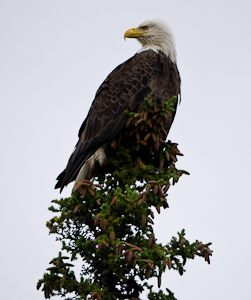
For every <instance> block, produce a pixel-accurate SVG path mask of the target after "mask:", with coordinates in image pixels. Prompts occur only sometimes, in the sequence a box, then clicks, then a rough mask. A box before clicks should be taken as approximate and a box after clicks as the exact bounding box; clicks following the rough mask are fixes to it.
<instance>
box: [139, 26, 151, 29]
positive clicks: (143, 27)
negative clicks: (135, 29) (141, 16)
mask: <svg viewBox="0 0 251 300" xmlns="http://www.w3.org/2000/svg"><path fill="white" fill-rule="evenodd" d="M141 28H142V29H143V30H147V29H148V28H149V27H148V26H142V27H141Z"/></svg>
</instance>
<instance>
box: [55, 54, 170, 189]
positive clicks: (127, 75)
mask: <svg viewBox="0 0 251 300" xmlns="http://www.w3.org/2000/svg"><path fill="white" fill-rule="evenodd" d="M162 73H163V65H162V63H161V56H160V55H159V54H158V53H156V52H154V51H144V52H141V53H138V54H136V55H135V56H134V57H132V58H131V59H129V60H127V61H126V62H124V63H123V64H121V65H119V66H118V67H117V68H116V69H115V70H113V71H112V72H111V73H110V74H109V75H108V77H107V78H106V80H105V81H104V82H103V83H102V84H101V86H100V87H99V89H98V91H97V93H96V95H95V99H94V101H93V103H92V105H91V108H90V110H89V113H88V115H87V117H86V119H85V121H84V122H83V124H82V126H81V128H80V130H79V141H78V143H77V145H76V147H75V149H74V152H73V153H72V155H71V157H70V159H69V161H68V164H67V167H66V169H65V170H64V171H63V172H62V173H61V174H60V175H59V176H58V178H57V180H58V182H57V184H56V186H55V188H61V190H62V188H63V187H64V186H65V185H67V184H68V183H69V182H71V181H73V180H74V179H75V178H76V176H77V174H78V172H79V170H80V169H81V167H82V165H83V164H84V162H85V161H86V160H87V159H88V158H89V157H90V156H91V155H92V154H93V153H94V152H95V151H96V150H97V149H98V148H99V147H100V146H101V145H103V143H105V142H106V141H108V140H110V139H112V138H113V137H115V136H116V135H117V134H118V133H119V132H120V130H121V129H122V128H123V126H124V124H125V122H126V118H127V117H126V115H125V112H124V111H125V110H130V111H135V110H137V108H138V107H139V106H140V104H141V103H142V102H143V99H144V97H146V96H147V95H148V94H149V93H150V92H151V91H152V88H153V87H154V86H156V80H157V79H158V77H161V76H162V75H163V74H162ZM171 94H172V92H171ZM174 94H176V93H174ZM174 94H172V96H173V95H174ZM169 98H170V97H169ZM169 98H167V100H168V99H169Z"/></svg>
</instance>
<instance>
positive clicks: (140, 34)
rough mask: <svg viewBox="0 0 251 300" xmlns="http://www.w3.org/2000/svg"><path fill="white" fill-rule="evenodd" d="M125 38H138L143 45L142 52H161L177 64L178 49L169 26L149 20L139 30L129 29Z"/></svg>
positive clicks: (159, 21) (156, 20)
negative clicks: (150, 50)
mask: <svg viewBox="0 0 251 300" xmlns="http://www.w3.org/2000/svg"><path fill="white" fill-rule="evenodd" d="M124 38H125V39H126V38H136V39H137V40H138V41H139V42H140V43H141V45H142V49H141V50H140V51H144V50H147V49H152V50H155V51H158V50H161V51H162V52H164V53H165V54H166V55H167V56H169V57H170V58H171V60H172V61H173V62H176V49H175V42H174V38H173V34H172V32H171V31H170V29H169V28H168V27H167V25H166V24H165V23H164V22H163V21H161V20H158V19H153V20H148V21H145V22H143V23H142V24H140V25H139V26H138V27H137V28H132V29H128V30H127V31H126V32H125V35H124Z"/></svg>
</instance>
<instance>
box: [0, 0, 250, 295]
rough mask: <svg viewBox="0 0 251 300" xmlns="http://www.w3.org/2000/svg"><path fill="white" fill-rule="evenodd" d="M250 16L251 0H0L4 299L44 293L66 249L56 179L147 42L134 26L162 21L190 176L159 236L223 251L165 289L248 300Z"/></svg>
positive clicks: (177, 127) (170, 274)
mask: <svg viewBox="0 0 251 300" xmlns="http://www.w3.org/2000/svg"><path fill="white" fill-rule="evenodd" d="M250 11H251V2H250V1H248V0H246V1H244V0H239V1H230V0H228V1H227V0H225V1H223V0H218V1H216V0H211V1H201V0H197V1H196V0H190V1H187V0H180V1H177V0H176V1H174V0H172V1H171V0H162V1H159V0H155V1H149V0H144V1H141V0H137V1H131V0H127V1H124V2H123V1H92V2H91V1H84V0H81V1H80V0H74V1H65V0H22V1H20V0H6V1H4V0H2V1H1V2H0V99H1V109H0V123H1V150H0V151H1V155H0V160H1V161H0V164H1V174H0V178H1V185H2V187H1V192H0V193H1V218H0V222H1V224H0V228H1V247H0V254H1V256H0V261H1V273H0V282H1V284H0V285H1V287H0V298H1V299H5V300H12V299H26V300H34V299H38V300H42V299H44V297H43V293H42V292H41V291H38V292H37V291H36V289H35V286H36V282H37V279H39V278H42V276H43V273H44V271H45V269H46V268H47V267H48V263H49V261H50V260H51V259H52V258H53V257H55V256H56V255H57V254H58V251H59V250H60V247H61V245H60V243H59V242H56V241H54V240H55V237H54V236H48V231H47V229H46V227H45V222H46V221H47V220H49V219H50V218H51V217H52V216H53V215H52V214H51V213H50V212H49V211H47V207H48V206H50V201H51V200H52V199H55V198H59V197H60V196H59V192H58V190H56V191H55V190H54V185H55V183H56V181H55V178H56V177H57V175H58V174H59V173H60V172H61V171H62V170H63V169H64V167H65V165H66V163H67V160H68V158H69V155H70V154H71V152H72V150H73V147H74V146H75V143H76V142H77V133H78V129H79V127H80V125H81V123H82V121H83V120H84V118H85V117H86V114H87V112H88V109H89V107H90V105H91V102H92V100H93V98H94V95H95V92H96V90H97V88H98V87H99V85H100V84H101V83H102V81H103V80H104V79H105V77H106V76H107V75H108V73H109V72H111V71H112V70H113V69H114V68H115V67H116V66H117V65H118V64H120V63H122V62H123V61H125V60H126V59H128V58H130V57H131V56H132V55H133V54H134V53H135V52H136V51H137V50H138V49H139V48H140V45H139V44H138V43H137V41H136V40H127V41H126V42H124V39H123V35H124V32H125V31H126V30H127V29H129V28H131V27H135V26H137V25H139V24H140V23H141V22H143V21H144V20H146V19H152V18H160V19H162V20H164V21H166V22H167V24H168V25H169V26H170V27H171V29H172V31H173V33H174V35H175V40H176V46H177V53H178V68H179V70H180V74H181V78H182V102H181V105H180V106H179V107H178V111H177V115H176V118H175V121H174V124H173V127H172V130H171V132H170V135H169V138H170V139H171V140H172V141H173V142H178V143H179V148H180V151H181V152H182V153H184V154H185V156H184V157H181V158H180V160H179V163H178V167H179V168H182V169H185V170H187V171H189V172H190V173H191V176H184V177H183V178H181V179H180V182H179V183H178V184H177V185H175V186H174V187H173V188H171V189H170V193H169V200H168V202H169V204H170V209H169V210H165V211H164V212H163V213H162V214H161V215H160V216H159V215H158V216H157V218H155V220H156V221H155V230H156V237H157V238H159V242H162V243H166V242H168V241H169V240H170V238H171V236H172V235H175V234H176V232H177V231H179V230H181V229H182V228H185V229H186V232H187V238H189V239H190V240H191V241H193V240H195V239H196V238H197V239H199V240H202V241H204V242H209V241H211V242H212V243H213V245H212V249H213V250H214V253H213V257H212V259H211V265H207V264H206V263H205V262H204V261H203V259H199V258H197V259H196V260H194V261H189V262H188V263H187V272H186V273H185V274H184V275H183V276H182V277H180V276H179V275H178V274H176V272H174V271H167V272H166V274H165V275H164V278H163V280H162V282H163V283H162V287H163V288H165V287H168V288H169V289H171V290H172V291H174V293H175V296H176V298H178V300H188V299H193V300H200V299H202V298H203V299H204V300H209V299H210V300H211V299H228V300H235V299H250V294H251V285H250V278H251V271H250V259H249V251H250V247H251V239H250V236H249V230H250V225H251V224H250V223H251V222H250V209H251V204H250V196H249V193H250V191H249V187H250V168H251V159H250V155H251V151H250V150H251V149H250V148H251V143H250V129H251V126H250V125H251V121H250V119H251V118H250V113H251V104H250V103H251V102H250V78H251V71H250V70H251V59H250V53H251V49H250V48H251V47H250V44H251V42H250V29H251V18H250ZM71 187H72V186H71V185H69V187H68V188H67V189H65V190H64V191H63V193H62V196H63V197H66V196H69V194H70V191H71ZM55 299H56V298H55Z"/></svg>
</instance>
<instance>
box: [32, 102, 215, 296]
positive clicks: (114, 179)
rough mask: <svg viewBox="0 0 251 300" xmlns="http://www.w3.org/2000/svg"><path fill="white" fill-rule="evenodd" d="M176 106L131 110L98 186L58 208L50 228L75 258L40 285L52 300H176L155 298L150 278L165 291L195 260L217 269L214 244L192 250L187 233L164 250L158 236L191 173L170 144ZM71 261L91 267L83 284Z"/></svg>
mask: <svg viewBox="0 0 251 300" xmlns="http://www.w3.org/2000/svg"><path fill="white" fill-rule="evenodd" d="M173 100H174V98H172V99H170V100H169V101H168V102H167V103H164V104H161V103H159V104H157V105H155V104H153V103H151V100H150V97H148V98H146V99H145V106H144V107H143V108H142V110H140V112H138V113H134V112H128V111H126V112H125V113H126V114H127V115H128V121H127V123H126V125H125V128H124V130H123V131H122V133H121V134H120V135H119V136H118V137H117V139H114V140H113V141H111V143H110V144H109V145H107V149H106V151H107V153H108V158H107V161H106V166H105V167H103V168H101V169H100V171H99V174H98V176H97V177H96V178H95V180H94V181H89V180H83V182H81V183H79V184H78V185H77V186H76V187H75V189H74V191H73V192H72V195H71V197H69V198H65V199H60V200H53V201H52V202H53V206H51V207H49V210H50V211H52V212H53V213H55V214H56V216H54V217H53V218H52V219H51V220H50V221H48V222H47V224H46V225H47V227H48V228H49V232H50V234H56V236H57V240H59V241H61V242H62V250H63V251H65V252H67V253H68V254H69V255H70V257H68V256H62V255H61V252H59V255H58V256H57V257H56V258H54V259H53V260H52V261H51V262H50V264H51V265H52V266H51V267H50V268H48V269H47V271H48V272H47V273H45V274H44V276H43V278H42V279H40V280H39V282H38V285H37V288H38V289H39V288H40V287H41V286H42V290H43V291H44V294H45V298H50V296H53V295H61V296H65V297H67V295H68V294H69V293H72V292H73V294H71V295H70V297H69V298H65V299H87V298H88V299H99V300H100V299H103V300H112V299H132V300H136V299H142V298H140V294H141V293H142V292H143V290H144V289H146V290H148V292H149V293H148V299H150V300H157V299H163V300H164V299H168V300H175V299H176V298H175V297H174V294H173V293H172V292H171V291H170V290H168V289H166V290H167V294H165V293H164V292H163V291H162V290H159V292H154V291H153V286H151V285H149V283H148V281H147V279H149V278H152V277H156V279H157V283H158V287H159V288H160V286H161V275H162V273H163V272H164V271H166V270H170V269H173V270H176V271H178V272H179V274H180V275H182V274H183V273H184V272H185V269H184V266H185V264H186V261H187V259H194V257H195V256H201V257H204V259H205V260H206V261H207V262H208V263H210V259H209V256H210V255H212V252H211V250H210V248H209V246H210V244H211V243H207V244H203V243H202V242H199V241H197V240H196V241H195V242H193V243H190V242H189V241H188V240H187V239H186V238H185V230H184V229H183V230H181V232H180V233H178V236H177V237H173V238H172V239H171V241H170V242H168V243H167V244H166V245H162V244H160V243H157V239H156V237H155V234H154V230H153V223H154V222H153V219H154V212H155V210H156V212H157V213H159V214H160V213H161V212H162V211H163V209H165V208H168V202H167V196H168V194H167V192H168V189H169V187H170V186H171V185H174V184H175V183H177V182H178V180H179V178H180V177H181V176H182V175H183V174H189V173H188V172H186V171H184V170H178V169H177V168H176V167H175V163H176V161H177V156H181V155H182V154H181V153H180V151H179V150H178V148H177V144H175V143H171V141H168V142H164V140H165V138H166V135H167V132H166V130H165V123H166V122H168V116H169V111H171V110H173V107H172V106H173ZM69 258H70V260H71V261H74V260H76V259H80V260H81V261H82V263H83V266H82V272H81V276H80V279H79V280H78V279H77V277H76V275H75V273H74V271H73V267H74V266H73V265H72V264H70V263H67V260H68V259H69ZM68 296H69V295H68Z"/></svg>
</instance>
